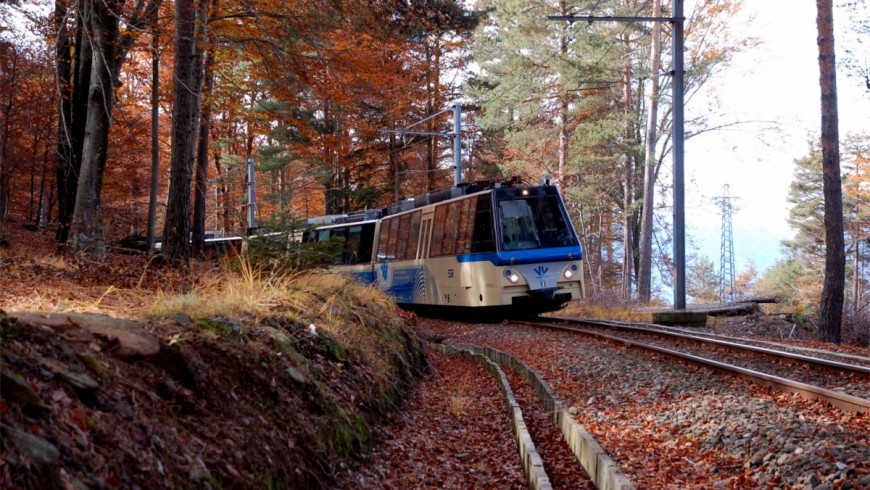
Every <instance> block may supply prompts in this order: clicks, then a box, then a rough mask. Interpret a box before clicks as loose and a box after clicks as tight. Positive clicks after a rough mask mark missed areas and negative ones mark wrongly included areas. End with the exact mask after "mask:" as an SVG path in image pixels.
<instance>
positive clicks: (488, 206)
mask: <svg viewBox="0 0 870 490" xmlns="http://www.w3.org/2000/svg"><path fill="white" fill-rule="evenodd" d="M472 227H473V234H472V242H471V253H479V252H494V251H495V241H494V240H493V233H492V198H491V195H490V194H483V195H481V196H478V198H477V206H476V207H475V211H474V224H473V225H472Z"/></svg>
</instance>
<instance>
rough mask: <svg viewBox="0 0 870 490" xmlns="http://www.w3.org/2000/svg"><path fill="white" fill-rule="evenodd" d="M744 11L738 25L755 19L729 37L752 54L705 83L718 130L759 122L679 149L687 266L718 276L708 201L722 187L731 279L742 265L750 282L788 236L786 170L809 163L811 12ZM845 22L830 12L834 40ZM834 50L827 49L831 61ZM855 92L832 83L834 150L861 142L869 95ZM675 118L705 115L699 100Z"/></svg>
mask: <svg viewBox="0 0 870 490" xmlns="http://www.w3.org/2000/svg"><path fill="white" fill-rule="evenodd" d="M867 8H870V5H868V6H867ZM744 9H745V11H744V12H743V14H744V15H754V17H755V19H754V21H753V22H752V23H749V22H747V19H746V18H745V17H743V18H735V19H733V25H734V29H735V30H736V31H740V30H745V31H747V32H749V33H750V34H751V35H753V36H756V37H759V38H760V39H761V40H762V45H761V46H759V47H758V48H755V49H754V50H752V51H751V52H747V53H743V54H741V55H738V59H737V60H736V62H735V63H734V65H733V66H732V67H731V68H730V69H729V70H728V71H727V72H726V73H723V74H722V75H721V76H720V77H719V78H718V79H716V80H711V81H710V83H711V85H712V86H714V87H715V90H716V94H717V96H718V100H719V103H720V106H719V107H718V109H717V110H718V112H720V113H721V114H722V116H721V117H720V120H721V121H766V122H765V123H747V124H741V125H739V126H736V127H733V128H730V129H726V130H721V131H716V132H711V133H706V134H702V135H699V136H697V137H695V138H692V139H689V140H688V141H686V143H685V151H686V153H685V173H686V233H687V235H688V236H689V241H688V242H687V244H686V254H687V257H688V256H689V255H690V254H698V255H704V256H706V257H707V258H708V259H710V260H712V261H713V263H714V264H716V268H717V270H718V268H719V265H720V255H721V253H720V250H721V248H720V247H721V230H722V214H721V210H720V208H719V207H718V206H717V204H716V202H715V200H714V197H716V196H722V195H723V186H724V185H725V184H728V185H729V186H730V195H731V196H733V197H734V198H736V199H734V200H732V203H733V204H734V206H735V211H734V213H733V220H732V225H733V238H734V255H735V266H736V269H737V270H736V271H735V272H736V273H737V274H739V273H740V272H741V271H743V270H744V269H745V267H746V264H747V261H749V260H751V261H753V262H754V263H755V264H756V266H757V267H758V271H759V273H760V272H762V271H763V270H764V269H766V268H768V267H770V266H771V265H773V264H774V262H775V261H776V259H778V258H781V257H782V255H783V254H782V248H781V246H780V242H781V241H782V240H784V239H788V238H790V237H792V236H793V231H792V230H791V228H790V227H789V226H788V224H787V222H786V219H787V217H788V203H787V200H786V199H787V195H788V188H789V184H790V183H791V181H792V176H793V169H794V164H793V162H794V160H795V159H798V158H801V157H803V156H805V155H807V154H808V153H809V148H810V146H809V142H810V141H812V140H814V139H815V138H817V135H818V134H819V127H820V125H821V122H820V107H821V102H820V92H819V67H818V48H817V46H816V24H815V19H816V9H815V2H812V1H810V0H762V1H752V0H750V1H747V2H746V3H745V7H744ZM689 12H690V10H689V2H687V3H686V13H687V15H688V13H689ZM847 22H848V17H847V16H846V15H845V12H841V11H839V10H838V11H836V12H835V17H834V25H835V26H834V27H835V29H836V31H837V32H838V33H839V32H842V31H843V30H845V29H846V28H847ZM837 41H838V40H837V39H836V38H835V42H837ZM866 46H867V45H866V44H865V49H868V50H870V47H866ZM841 47H842V46H841V45H837V55H838V57H839V56H840V55H841ZM863 85H864V84H863V80H858V79H855V78H847V77H846V76H844V74H843V73H842V72H839V73H838V79H837V88H838V102H839V118H840V138H841V141H842V139H843V137H844V136H845V135H846V134H847V133H849V132H860V131H865V132H870V91H868V90H867V89H866V88H865V87H864V86H863ZM685 110H686V119H687V120H689V119H690V118H691V117H693V116H697V115H699V114H703V113H706V112H708V111H709V110H710V109H709V107H708V100H705V99H703V98H700V99H697V100H692V101H691V102H689V103H688V104H687V106H686V109H685ZM772 122H775V123H776V124H775V125H774V124H772ZM773 127H776V128H777V130H776V131H772V130H771V129H772V128H773Z"/></svg>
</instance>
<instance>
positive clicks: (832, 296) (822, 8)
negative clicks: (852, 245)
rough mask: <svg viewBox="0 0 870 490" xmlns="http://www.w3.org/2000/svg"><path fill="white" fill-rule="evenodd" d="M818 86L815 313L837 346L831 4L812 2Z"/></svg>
mask: <svg viewBox="0 0 870 490" xmlns="http://www.w3.org/2000/svg"><path fill="white" fill-rule="evenodd" d="M816 9H817V10H818V15H817V17H816V26H817V28H818V45H819V73H820V75H819V86H820V87H821V99H822V182H823V184H824V195H825V282H824V285H823V287H822V300H821V308H820V311H819V336H820V338H821V340H824V341H827V342H834V343H840V324H841V321H842V317H843V293H844V291H843V289H844V287H845V269H846V254H845V242H844V237H843V190H842V187H841V182H840V144H839V129H838V121H837V119H838V115H837V72H836V57H835V51H834V16H833V5H832V0H816Z"/></svg>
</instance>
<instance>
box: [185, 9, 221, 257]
mask: <svg viewBox="0 0 870 490" xmlns="http://www.w3.org/2000/svg"><path fill="white" fill-rule="evenodd" d="M201 3H202V4H205V3H206V2H205V1H202V2H201ZM215 3H217V2H216V1H215V0H212V6H214V4H215ZM203 25H205V23H203ZM205 36H206V34H205V33H203V38H205ZM213 71H214V50H207V51H206V52H205V73H204V75H203V77H204V78H203V86H202V114H201V115H200V118H199V143H198V148H197V154H196V188H195V192H194V195H193V225H192V227H191V228H192V230H193V243H192V244H191V245H192V247H193V249H192V255H193V256H194V257H196V258H198V259H199V258H202V257H203V254H204V252H205V197H206V193H207V192H208V145H209V141H208V140H209V131H210V130H211V93H212V89H213V88H214V74H213Z"/></svg>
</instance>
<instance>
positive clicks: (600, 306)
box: [559, 300, 659, 322]
mask: <svg viewBox="0 0 870 490" xmlns="http://www.w3.org/2000/svg"><path fill="white" fill-rule="evenodd" d="M657 309H659V308H658V307H656V306H644V305H639V304H634V303H614V302H612V301H611V302H601V301H596V300H582V301H572V302H571V303H570V304H568V306H566V307H565V308H564V309H563V310H561V311H560V312H559V315H560V316H571V317H578V318H591V319H604V320H622V321H627V322H649V321H650V320H651V318H652V312H653V311H654V310H657Z"/></svg>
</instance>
